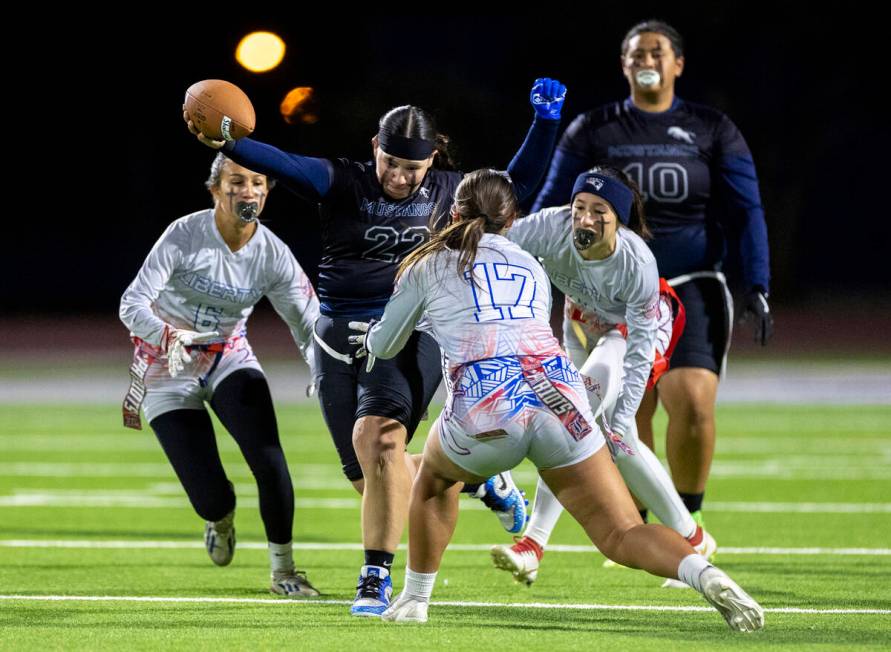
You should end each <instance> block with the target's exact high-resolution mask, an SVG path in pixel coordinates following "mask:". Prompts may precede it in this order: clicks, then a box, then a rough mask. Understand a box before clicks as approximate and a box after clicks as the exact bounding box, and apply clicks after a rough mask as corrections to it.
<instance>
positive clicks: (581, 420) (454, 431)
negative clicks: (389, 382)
mask: <svg viewBox="0 0 891 652" xmlns="http://www.w3.org/2000/svg"><path fill="white" fill-rule="evenodd" d="M450 387H451V392H450V395H449V398H448V402H447V404H446V406H445V408H444V409H443V412H442V414H441V415H440V417H439V419H438V421H437V423H438V430H439V436H440V443H441V444H442V449H443V451H444V452H445V453H446V455H448V457H449V459H450V460H452V461H453V462H454V463H455V464H457V465H458V466H460V467H461V468H463V469H465V470H467V471H469V472H470V473H473V474H475V475H478V476H481V477H489V476H491V475H494V474H495V473H498V472H500V471H506V470H508V469H511V468H513V467H515V466H516V465H517V464H519V463H520V462H521V461H522V460H523V459H524V458H529V459H530V460H531V461H532V463H533V464H535V466H536V467H538V468H539V469H552V468H557V467H561V466H569V465H571V464H576V463H578V462H581V461H582V460H584V459H586V458H588V457H590V456H591V455H593V454H594V453H596V452H597V451H598V450H599V449H600V447H601V446H603V444H604V438H603V435H602V433H601V431H600V428H599V427H598V426H597V425H596V424H595V422H594V416H593V415H592V414H591V408H590V407H589V405H588V400H587V398H586V396H585V387H584V385H583V384H582V380H581V377H580V376H579V372H578V370H577V369H576V368H575V367H574V366H573V364H572V363H571V362H570V361H569V359H567V358H566V357H565V356H563V355H555V356H548V357H535V356H517V357H512V356H511V357H501V358H489V359H487V360H478V361H476V362H470V363H467V364H464V365H461V366H460V367H457V368H456V369H455V370H453V371H452V373H451V378H450Z"/></svg>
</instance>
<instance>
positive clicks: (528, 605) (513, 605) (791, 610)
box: [0, 595, 891, 615]
mask: <svg viewBox="0 0 891 652" xmlns="http://www.w3.org/2000/svg"><path fill="white" fill-rule="evenodd" d="M0 600H7V601H16V600H30V601H38V602H172V603H186V604H204V603H212V604H219V603H224V604H262V605H279V606H289V607H290V606H297V605H300V606H311V605H348V604H352V601H351V600H313V599H306V600H284V599H274V598H197V597H196V598H180V597H164V596H129V595H0ZM431 605H433V606H439V607H470V608H486V609H492V608H506V609H558V610H584V611H664V612H691V611H692V612H710V611H714V610H713V609H712V608H711V607H699V606H696V607H693V606H665V605H648V604H629V605H623V604H584V603H582V604H552V603H549V602H463V601H443V602H436V601H434V602H431ZM764 611H766V612H767V613H775V614H814V615H836V614H861V615H888V614H891V609H800V608H797V607H778V608H775V609H765V610H764Z"/></svg>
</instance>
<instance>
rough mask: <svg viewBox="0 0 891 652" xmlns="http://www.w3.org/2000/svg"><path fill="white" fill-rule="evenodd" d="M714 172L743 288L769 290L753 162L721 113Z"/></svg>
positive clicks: (764, 234) (767, 257)
mask: <svg viewBox="0 0 891 652" xmlns="http://www.w3.org/2000/svg"><path fill="white" fill-rule="evenodd" d="M719 129H720V131H721V132H720V134H719V135H718V139H717V140H718V142H719V144H720V147H721V150H720V154H719V157H718V173H719V175H720V179H721V185H722V187H723V194H724V195H725V201H726V206H727V221H728V226H730V227H731V231H732V233H733V234H734V236H735V238H734V239H735V240H736V242H737V245H738V247H739V255H740V260H741V263H742V274H743V281H744V282H745V285H746V287H747V288H757V287H760V288H761V289H762V290H764V291H765V292H768V291H769V290H770V251H769V248H768V243H767V224H766V222H765V221H764V208H763V207H762V206H761V193H760V192H759V190H758V176H757V174H756V173H755V162H754V161H753V160H752V154H751V152H750V151H749V147H748V145H747V144H746V141H745V140H744V139H743V137H742V134H741V133H740V132H739V129H737V128H736V125H734V124H733V123H732V122H731V121H730V119H729V118H727V117H726V116H725V118H724V120H722V121H721V124H720V126H719Z"/></svg>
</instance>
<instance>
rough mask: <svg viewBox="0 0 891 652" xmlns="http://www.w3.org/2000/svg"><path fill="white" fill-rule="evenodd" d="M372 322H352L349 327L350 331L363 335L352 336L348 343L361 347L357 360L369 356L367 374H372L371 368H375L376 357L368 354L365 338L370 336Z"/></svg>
mask: <svg viewBox="0 0 891 652" xmlns="http://www.w3.org/2000/svg"><path fill="white" fill-rule="evenodd" d="M371 324H372V322H367V321H351V322H350V323H349V324H347V326H349V327H350V330H353V331H357V332H359V333H361V335H350V336H349V337H348V338H347V341H348V342H349V343H350V344H357V345H358V346H359V350H358V351H356V355H355V358H356V359H357V360H359V359H361V358H364V357H365V356H366V355H367V356H368V361H367V362H366V363H365V371H366V373H369V372H371V368H372V367H373V366H374V360H375V358H374V356H373V355H371V354H370V353H369V352H368V349H366V348H365V338H366V337H367V336H368V329H369V328H370V327H371Z"/></svg>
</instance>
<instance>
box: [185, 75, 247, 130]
mask: <svg viewBox="0 0 891 652" xmlns="http://www.w3.org/2000/svg"><path fill="white" fill-rule="evenodd" d="M185 105H186V113H188V114H189V118H190V119H191V120H192V122H193V123H194V125H195V128H196V129H198V131H200V132H201V133H203V134H204V135H205V136H207V137H208V138H210V139H212V140H238V139H239V138H244V137H245V136H248V135H250V133H251V132H252V131H253V130H254V127H255V126H256V115H255V114H254V106H253V105H252V104H251V100H250V99H249V98H248V96H247V95H245V93H244V91H242V90H241V89H240V88H238V86H236V85H235V84H232V83H230V82H227V81H223V80H222V79H205V80H204V81H200V82H197V83H195V84H192V85H191V86H189V88H188V90H187V91H186V100H185Z"/></svg>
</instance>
